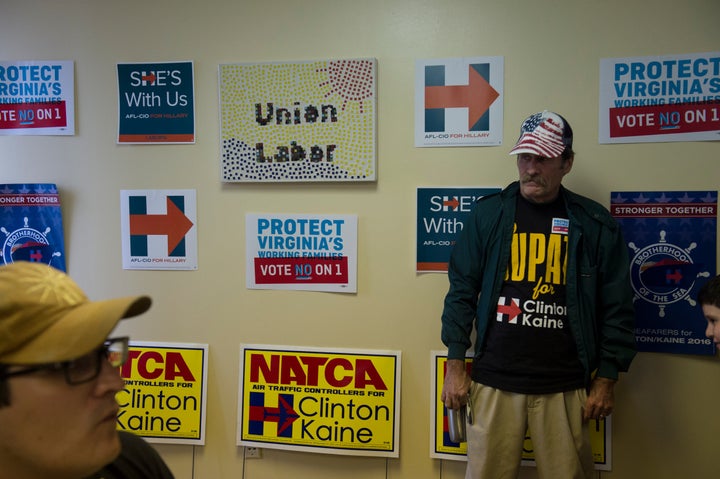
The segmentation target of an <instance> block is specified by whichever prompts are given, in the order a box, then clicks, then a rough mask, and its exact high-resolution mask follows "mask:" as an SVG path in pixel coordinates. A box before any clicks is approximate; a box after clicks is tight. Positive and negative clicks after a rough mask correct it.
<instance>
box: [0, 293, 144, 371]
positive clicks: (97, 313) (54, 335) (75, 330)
mask: <svg viewBox="0 0 720 479" xmlns="http://www.w3.org/2000/svg"><path fill="white" fill-rule="evenodd" d="M151 304H152V300H151V299H150V297H148V296H133V297H125V298H116V299H108V300H104V301H89V302H86V303H83V304H80V305H79V306H77V307H75V308H72V309H70V310H66V311H64V312H62V313H60V314H61V315H62V317H61V318H59V319H58V320H57V321H56V322H55V323H54V324H53V325H52V326H50V327H49V328H47V329H46V330H45V331H43V332H42V333H41V334H39V335H38V336H37V337H35V338H34V339H33V340H31V341H29V342H27V343H25V344H24V345H23V346H22V348H19V349H17V350H16V351H13V352H11V353H9V354H7V355H5V357H4V358H3V363H5V364H42V363H50V362H58V361H69V360H71V359H74V358H77V357H80V356H82V355H84V354H87V353H89V352H90V351H92V350H93V349H95V348H97V347H98V346H99V345H100V344H101V343H102V342H103V341H104V340H105V339H106V338H107V336H108V334H110V332H111V331H112V330H113V329H114V328H115V326H116V325H117V323H118V321H120V320H121V319H125V318H131V317H134V316H137V315H140V314H142V313H144V312H145V311H147V310H148V309H149V308H150V305H151Z"/></svg>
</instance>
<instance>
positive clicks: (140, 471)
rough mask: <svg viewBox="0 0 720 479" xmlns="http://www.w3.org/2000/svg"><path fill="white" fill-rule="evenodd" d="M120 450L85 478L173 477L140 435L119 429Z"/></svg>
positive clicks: (157, 478)
mask: <svg viewBox="0 0 720 479" xmlns="http://www.w3.org/2000/svg"><path fill="white" fill-rule="evenodd" d="M119 434H120V443H121V444H122V451H121V452H120V455H119V456H118V458H117V459H115V460H114V461H113V462H112V463H110V464H108V465H107V466H105V467H103V468H102V469H101V470H99V471H98V472H96V473H95V474H93V475H92V476H90V477H88V478H87V479H174V477H175V476H173V474H172V472H170V469H168V467H167V465H166V464H165V461H163V459H162V458H161V457H160V454H158V453H157V451H156V450H155V449H153V447H152V446H151V445H150V444H148V443H147V442H145V440H144V439H143V438H141V437H140V436H136V435H135V434H131V433H128V432H124V431H120V432H119Z"/></svg>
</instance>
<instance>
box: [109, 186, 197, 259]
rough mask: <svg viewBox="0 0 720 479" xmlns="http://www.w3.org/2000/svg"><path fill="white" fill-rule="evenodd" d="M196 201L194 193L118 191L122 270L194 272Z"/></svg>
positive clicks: (176, 191) (177, 191)
mask: <svg viewBox="0 0 720 479" xmlns="http://www.w3.org/2000/svg"><path fill="white" fill-rule="evenodd" d="M195 198H196V194H195V190H121V191H120V219H121V235H122V263H123V269H163V270H194V269H197V268H198V256H197V204H196V199H195Z"/></svg>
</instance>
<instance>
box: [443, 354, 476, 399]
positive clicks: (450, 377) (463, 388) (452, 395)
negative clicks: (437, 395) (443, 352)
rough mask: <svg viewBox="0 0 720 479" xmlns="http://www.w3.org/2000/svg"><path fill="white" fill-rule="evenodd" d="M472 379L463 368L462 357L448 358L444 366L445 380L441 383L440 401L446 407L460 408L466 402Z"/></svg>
mask: <svg viewBox="0 0 720 479" xmlns="http://www.w3.org/2000/svg"><path fill="white" fill-rule="evenodd" d="M471 383H472V379H470V376H469V375H468V373H467V370H466V369H465V361H464V360H462V359H449V360H448V361H447V363H446V367H445V382H444V383H443V390H442V396H441V399H442V402H443V403H445V407H447V408H448V409H460V407H462V406H464V405H465V404H466V403H467V396H468V392H470V384H471Z"/></svg>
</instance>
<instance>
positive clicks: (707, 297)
mask: <svg viewBox="0 0 720 479" xmlns="http://www.w3.org/2000/svg"><path fill="white" fill-rule="evenodd" d="M697 299H698V303H700V306H701V307H702V311H703V316H705V319H706V320H707V329H706V330H705V336H706V337H707V338H709V339H711V340H712V342H713V343H715V347H716V348H717V347H720V275H718V276H715V277H714V278H713V279H711V280H710V281H708V282H707V283H705V284H704V285H703V286H702V288H700V291H699V292H698V297H697Z"/></svg>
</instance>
